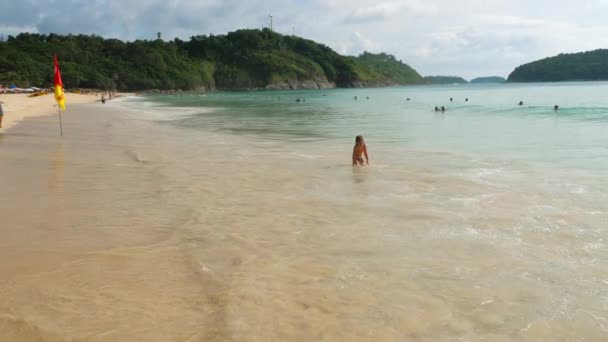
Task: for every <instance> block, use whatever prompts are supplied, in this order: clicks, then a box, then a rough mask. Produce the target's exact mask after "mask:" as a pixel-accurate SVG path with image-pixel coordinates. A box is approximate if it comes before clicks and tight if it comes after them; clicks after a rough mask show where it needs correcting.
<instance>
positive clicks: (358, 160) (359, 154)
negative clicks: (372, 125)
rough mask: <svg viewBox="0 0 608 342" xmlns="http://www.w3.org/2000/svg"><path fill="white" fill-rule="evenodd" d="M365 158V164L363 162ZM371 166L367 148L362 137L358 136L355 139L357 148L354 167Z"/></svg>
mask: <svg viewBox="0 0 608 342" xmlns="http://www.w3.org/2000/svg"><path fill="white" fill-rule="evenodd" d="M363 156H365V163H364V161H363ZM364 164H367V165H369V157H368V155H367V146H366V145H365V141H364V140H363V136H362V135H357V137H356V138H355V147H353V165H364Z"/></svg>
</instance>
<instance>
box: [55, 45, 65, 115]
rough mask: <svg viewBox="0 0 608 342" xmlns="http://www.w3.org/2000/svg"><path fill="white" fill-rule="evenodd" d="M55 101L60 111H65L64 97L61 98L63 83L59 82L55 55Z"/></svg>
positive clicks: (59, 74) (59, 77)
mask: <svg viewBox="0 0 608 342" xmlns="http://www.w3.org/2000/svg"><path fill="white" fill-rule="evenodd" d="M55 101H57V103H58V104H59V107H61V109H63V110H65V96H63V82H62V81H61V72H60V71H59V62H57V55H55Z"/></svg>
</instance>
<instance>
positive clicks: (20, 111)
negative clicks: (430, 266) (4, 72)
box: [0, 93, 98, 133]
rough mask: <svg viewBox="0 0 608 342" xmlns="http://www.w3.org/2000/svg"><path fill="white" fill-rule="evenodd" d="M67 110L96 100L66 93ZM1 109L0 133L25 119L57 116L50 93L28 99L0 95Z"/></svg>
mask: <svg viewBox="0 0 608 342" xmlns="http://www.w3.org/2000/svg"><path fill="white" fill-rule="evenodd" d="M65 97H66V102H67V103H68V107H67V110H68V111H69V110H71V105H72V104H77V103H93V102H95V101H97V100H98V96H96V95H81V94H74V93H66V94H65ZM0 101H2V108H3V109H4V114H5V115H4V119H3V121H2V128H0V133H1V132H3V131H4V130H7V129H9V128H11V127H12V126H13V125H15V124H16V123H18V122H20V121H22V120H23V119H25V118H29V117H36V116H45V115H53V114H54V115H57V103H56V102H55V97H54V95H53V94H52V93H49V94H47V95H43V96H37V97H28V95H27V94H2V95H0Z"/></svg>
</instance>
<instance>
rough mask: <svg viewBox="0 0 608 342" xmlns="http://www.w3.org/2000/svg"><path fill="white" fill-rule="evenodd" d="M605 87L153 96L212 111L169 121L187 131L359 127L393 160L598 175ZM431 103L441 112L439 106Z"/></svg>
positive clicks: (607, 121) (604, 139)
mask: <svg viewBox="0 0 608 342" xmlns="http://www.w3.org/2000/svg"><path fill="white" fill-rule="evenodd" d="M607 93H608V83H606V82H597V83H595V82H594V83H556V84H507V85H479V86H475V85H468V86H422V87H396V88H380V89H336V90H306V91H260V92H234V93H213V94H209V95H206V96H199V95H176V96H164V97H157V98H154V101H155V102H159V103H161V104H162V105H167V106H173V107H194V108H196V107H206V108H214V109H215V111H213V112H210V113H204V114H201V115H191V116H187V117H185V118H183V117H182V118H181V119H179V120H177V121H174V122H173V124H175V125H178V126H181V127H187V128H190V129H200V130H219V131H224V132H228V133H235V134H239V135H252V136H256V137H259V138H264V139H279V140H285V141H310V142H315V141H316V142H324V143H325V144H335V143H340V142H344V141H351V140H353V139H354V136H355V135H357V134H363V135H364V136H365V138H366V141H367V143H368V145H371V146H373V148H374V149H376V150H378V149H382V150H387V151H388V150H390V151H391V153H393V157H394V158H402V157H405V156H400V151H401V150H400V148H407V149H415V150H430V151H447V152H455V153H462V154H465V155H468V156H473V157H475V156H479V157H483V158H491V159H500V160H516V161H524V162H527V163H534V164H538V165H543V166H547V167H552V166H558V167H560V168H574V169H588V170H595V171H597V172H604V171H608V158H606V157H607V156H608V135H606V129H607V128H608V97H607V96H606V95H605V94H607ZM355 96H357V97H358V100H354V97H355ZM367 97H369V99H367ZM298 98H300V99H303V100H305V102H300V103H297V102H296V99H298ZM407 98H410V99H411V100H410V101H406V99H407ZM450 98H453V101H450ZM467 98H468V100H469V101H468V102H467V101H465V99H467ZM520 100H521V101H523V102H524V105H523V106H518V105H517V104H518V102H519V101H520ZM554 105H559V107H560V109H559V110H558V111H554V110H553V106H554ZM435 106H439V107H441V106H445V107H446V108H447V111H446V112H445V113H436V112H434V111H433V108H434V107H435ZM165 114H166V117H165V118H171V117H172V115H173V114H172V113H171V112H170V111H168V112H166V113H165Z"/></svg>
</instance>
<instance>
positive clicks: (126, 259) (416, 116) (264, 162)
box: [0, 83, 608, 341]
mask: <svg viewBox="0 0 608 342" xmlns="http://www.w3.org/2000/svg"><path fill="white" fill-rule="evenodd" d="M606 90H608V84H606V83H587V84H565V85H564V84H548V85H496V86H467V87H453V86H450V87H404V88H388V89H371V90H370V89H357V90H322V91H297V92H256V93H247V92H243V93H218V94H210V95H207V96H193V95H175V96H166V97H152V98H150V97H148V98H135V99H128V100H125V101H122V102H120V103H119V102H115V103H110V105H107V106H105V107H103V106H101V105H95V106H80V107H75V108H76V109H74V113H73V114H70V113H68V114H67V115H66V116H65V121H66V122H65V124H66V127H65V128H66V132H67V134H66V138H65V139H63V140H61V139H59V138H58V137H56V136H55V134H54V133H55V132H53V131H49V127H54V126H52V125H53V124H54V121H53V118H40V119H35V120H30V121H28V122H25V123H24V124H22V125H20V126H18V127H15V128H14V129H12V130H11V131H10V132H9V133H8V134H6V135H5V136H2V137H0V147H1V150H0V161H1V164H0V168H2V174H3V178H4V179H5V180H8V182H7V184H8V185H7V186H5V187H3V188H2V190H0V194H1V196H0V204H1V205H0V215H1V216H2V217H4V218H8V219H5V220H4V224H3V225H2V229H0V234H2V236H3V239H0V247H2V252H0V253H2V255H3V258H2V259H3V260H4V261H2V262H0V275H2V276H0V331H1V332H0V336H3V335H2V334H4V336H8V337H10V338H12V339H13V340H36V339H39V340H66V339H73V340H74V339H76V340H77V339H83V340H124V341H127V340H133V339H134V338H139V339H142V340H158V341H166V340H191V341H198V340H200V341H213V340H217V341H224V340H234V341H260V340H276V341H285V340H296V341H311V340H321V341H335V340H343V341H410V340H411V341H514V340H515V341H549V340H551V341H603V340H606V338H607V337H608V321H607V320H608V276H607V275H608V266H606V261H607V260H608V250H607V246H606V241H607V239H608V232H607V227H608V211H607V210H606V209H608V208H607V205H606V203H607V201H606V190H607V189H606V188H607V187H608V183H607V182H606V180H607V178H606V176H605V175H606V171H607V169H608V163H607V162H606V160H607V158H606V157H608V149H607V147H608V136H606V134H605V130H606V129H607V128H608V121H606V120H605V119H606V118H608V99H606V98H605V97H603V96H602V94H605V93H606ZM354 96H357V97H358V100H357V101H355V100H354V99H353V98H354ZM367 96H369V97H370V99H369V100H367V99H366V97H367ZM408 97H409V98H411V100H410V101H406V98H408ZM450 97H453V98H454V101H452V102H450V101H449V98H450ZM296 98H300V99H306V101H305V102H300V103H296V102H295V99H296ZM465 98H468V99H469V101H464V99H465ZM520 99H521V100H523V101H524V102H525V106H523V107H519V106H517V105H516V104H517V102H519V100H520ZM554 104H559V105H560V107H561V109H560V111H558V112H554V111H553V109H552V107H553V105H554ZM435 105H438V106H441V105H444V106H446V107H448V110H447V111H446V112H445V113H443V114H441V113H435V112H433V111H432V108H433V107H434V106H435ZM357 134H364V136H365V138H366V142H367V144H368V148H369V151H370V157H371V166H370V167H364V168H359V167H354V168H353V167H352V166H351V165H350V154H351V151H352V144H353V141H354V136H355V135H357ZM11 246H12V247H11Z"/></svg>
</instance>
